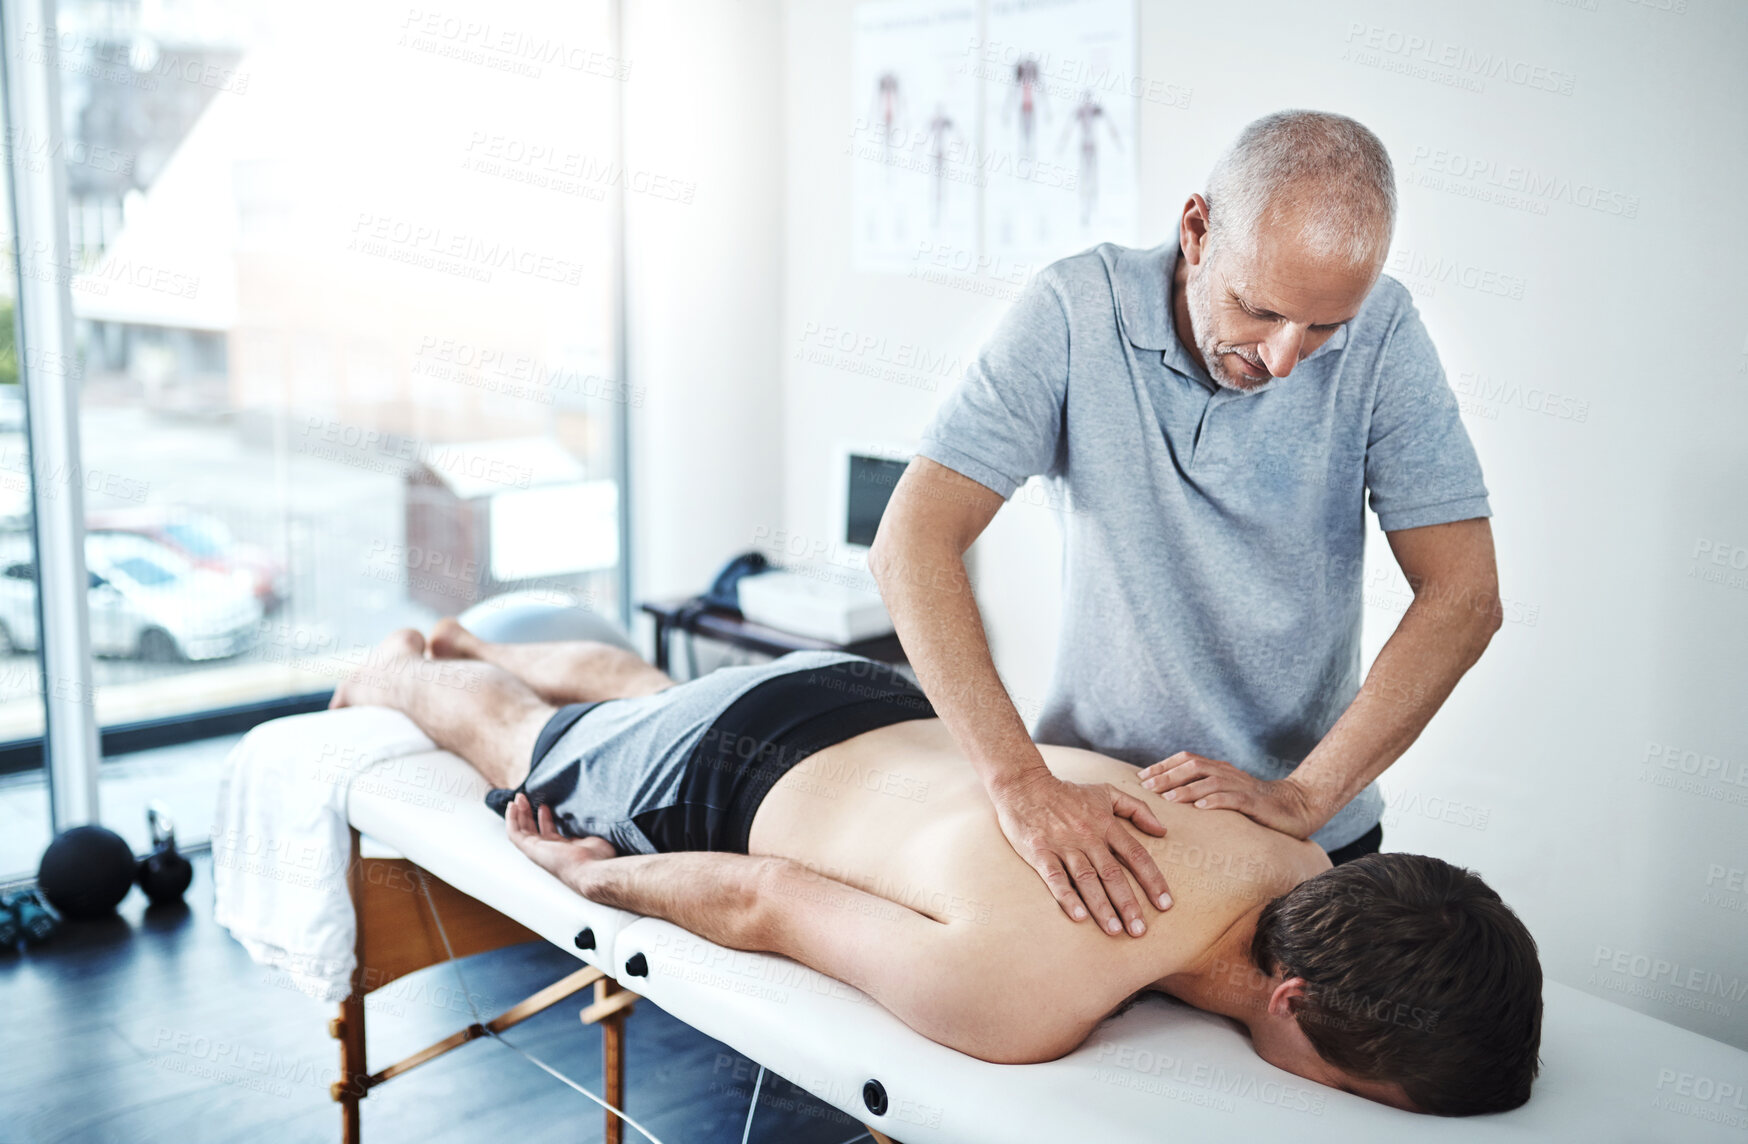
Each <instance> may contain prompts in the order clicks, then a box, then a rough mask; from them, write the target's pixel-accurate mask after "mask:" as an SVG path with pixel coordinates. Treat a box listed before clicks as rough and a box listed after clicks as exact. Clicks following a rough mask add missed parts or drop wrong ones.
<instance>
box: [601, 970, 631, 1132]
mask: <svg viewBox="0 0 1748 1144" xmlns="http://www.w3.org/2000/svg"><path fill="white" fill-rule="evenodd" d="M619 989H620V986H619V983H618V982H617V981H614V980H613V979H612V978H610V977H609V978H604V979H602V980H600V981H597V982H595V1003H596V1004H600V1003H601V1002H603V1001H605V1000H607V998H608V997H609V996H611V995H612V994H614V993H617V992H619ZM601 1071H602V1072H603V1073H604V1074H605V1075H604V1076H603V1078H602V1082H603V1084H604V1085H605V1087H606V1089H607V1094H606V1095H607V1103H608V1104H611V1105H612V1106H613V1107H614V1108H621V1109H622V1108H624V1107H625V1010H623V1009H621V1010H620V1011H619V1012H617V1013H614V1014H613V1015H611V1016H609V1017H606V1018H603V1019H602V1021H601ZM624 1139H625V1122H624V1121H623V1120H621V1119H619V1118H618V1117H617V1116H614V1115H613V1114H612V1113H611V1112H609V1113H608V1114H607V1144H623V1142H624Z"/></svg>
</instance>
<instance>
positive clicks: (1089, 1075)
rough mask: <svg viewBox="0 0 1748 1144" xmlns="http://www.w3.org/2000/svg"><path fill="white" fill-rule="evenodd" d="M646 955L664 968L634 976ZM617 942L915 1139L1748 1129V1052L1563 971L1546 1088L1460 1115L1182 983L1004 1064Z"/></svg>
mask: <svg viewBox="0 0 1748 1144" xmlns="http://www.w3.org/2000/svg"><path fill="white" fill-rule="evenodd" d="M637 954H642V955H643V957H644V961H645V964H646V965H647V974H646V975H645V976H642V977H638V976H627V975H626V963H627V962H628V961H630V960H631V959H632V958H633V957H634V956H635V955H637ZM615 955H616V962H617V970H616V975H617V976H618V977H619V979H620V981H622V982H623V983H624V984H625V985H626V986H627V987H628V988H630V989H634V990H636V991H637V992H639V993H641V994H643V995H644V996H646V997H648V998H649V999H650V1000H652V1001H654V1002H655V1003H656V1004H658V1005H660V1006H661V1007H662V1008H664V1009H666V1010H668V1011H669V1012H670V1013H673V1014H674V1015H675V1016H677V1017H679V1018H680V1019H681V1020H683V1021H685V1022H687V1023H688V1024H690V1025H692V1026H693V1027H695V1028H697V1029H699V1030H700V1031H702V1032H704V1033H707V1034H709V1035H710V1036H713V1037H715V1038H717V1039H718V1040H720V1041H723V1042H725V1043H727V1044H729V1045H731V1046H733V1047H734V1048H735V1049H736V1050H738V1051H740V1052H742V1053H744V1054H745V1055H746V1056H747V1057H749V1058H751V1059H753V1060H755V1061H758V1062H759V1063H761V1064H763V1065H765V1066H766V1067H767V1068H769V1069H771V1070H772V1071H774V1072H776V1073H779V1074H780V1075H782V1076H784V1077H786V1078H787V1079H789V1080H791V1081H793V1082H795V1083H796V1084H798V1085H801V1086H802V1087H803V1088H806V1089H807V1090H808V1091H810V1092H812V1093H813V1094H814V1095H815V1096H818V1097H819V1098H820V1099H821V1100H824V1101H826V1102H827V1103H829V1104H832V1105H835V1106H836V1107H838V1108H840V1109H842V1110H843V1111H844V1112H846V1113H848V1114H849V1115H851V1116H854V1117H857V1118H858V1119H860V1120H862V1121H863V1122H864V1123H867V1124H870V1125H872V1126H873V1127H875V1128H878V1129H879V1130H880V1131H882V1132H885V1133H887V1134H889V1135H891V1136H893V1137H895V1138H896V1139H899V1140H902V1141H904V1142H905V1144H930V1142H933V1141H942V1142H945V1141H954V1142H960V1141H985V1140H987V1141H1003V1142H1013V1141H1027V1140H1051V1141H1057V1140H1070V1139H1079V1140H1099V1141H1129V1140H1134V1141H1150V1142H1153V1141H1180V1140H1181V1141H1197V1142H1201V1141H1221V1140H1242V1141H1247V1142H1248V1141H1274V1140H1292V1141H1305V1142H1313V1141H1329V1142H1330V1144H1367V1142H1371V1141H1380V1142H1384V1141H1389V1142H1395V1141H1401V1140H1480V1139H1483V1138H1485V1139H1486V1140H1488V1141H1518V1140H1522V1141H1549V1140H1573V1141H1586V1142H1604V1141H1620V1142H1622V1144H1647V1142H1654V1141H1677V1140H1679V1141H1690V1140H1691V1141H1702V1140H1720V1141H1734V1142H1736V1144H1742V1142H1743V1141H1744V1140H1748V1132H1745V1131H1744V1129H1743V1127H1740V1126H1741V1125H1745V1124H1748V1096H1744V1095H1743V1093H1744V1091H1745V1090H1748V1053H1744V1052H1743V1051H1741V1050H1740V1049H1735V1048H1732V1047H1730V1046H1728V1045H1725V1044H1722V1043H1720V1042H1717V1041H1713V1040H1710V1039H1709V1038H1706V1037H1702V1036H1700V1035H1699V1034H1697V1033H1692V1032H1689V1031H1687V1030H1685V1029H1680V1028H1677V1027H1676V1026H1674V1025H1669V1024H1666V1023H1664V1022H1662V1021H1657V1020H1653V1019H1652V1018H1650V1017H1646V1016H1644V1015H1642V1014H1639V1013H1634V1012H1632V1011H1631V1010H1628V1009H1623V1008H1621V1007H1619V1006H1618V1005H1612V1004H1610V1003H1609V1002H1606V1001H1603V1000H1600V999H1598V998H1595V997H1592V996H1590V995H1588V994H1586V993H1582V992H1580V991H1578V990H1576V989H1572V988H1569V987H1567V986H1564V985H1558V984H1555V983H1552V982H1550V983H1548V984H1547V986H1546V988H1545V990H1544V995H1543V996H1544V1002H1543V1003H1544V1007H1545V1008H1544V1016H1543V1032H1542V1054H1541V1055H1542V1074H1541V1076H1540V1078H1539V1079H1538V1080H1537V1081H1536V1086H1535V1091H1534V1095H1533V1096H1532V1097H1531V1099H1530V1102H1529V1103H1528V1104H1527V1105H1525V1106H1524V1107H1523V1108H1520V1109H1517V1110H1515V1111H1513V1112H1508V1113H1503V1114H1500V1115H1494V1116H1485V1117H1469V1118H1448V1117H1438V1116H1425V1115H1418V1114H1415V1113H1409V1112H1401V1111H1399V1110H1397V1109H1393V1108H1389V1107H1387V1106H1385V1105H1382V1104H1377V1103H1374V1102H1373V1101H1369V1100H1365V1099H1363V1098H1361V1097H1357V1096H1350V1095H1348V1094H1347V1093H1344V1092H1340V1091H1338V1090H1336V1089H1332V1088H1326V1087H1324V1086H1322V1085H1318V1084H1314V1083H1312V1082H1310V1081H1306V1080H1303V1079H1301V1078H1299V1077H1297V1076H1294V1075H1293V1074H1291V1073H1288V1072H1284V1071H1282V1070H1280V1069H1277V1068H1275V1067H1274V1066H1272V1065H1270V1064H1268V1063H1266V1062H1265V1061H1263V1060H1262V1059H1261V1058H1260V1057H1258V1056H1257V1055H1256V1054H1255V1053H1254V1052H1253V1051H1252V1050H1251V1048H1250V1042H1249V1040H1248V1039H1247V1038H1246V1037H1245V1035H1244V1034H1243V1032H1241V1031H1240V1029H1239V1026H1238V1025H1236V1024H1234V1023H1231V1022H1228V1021H1226V1020H1225V1019H1223V1018H1220V1017H1216V1016H1213V1015H1211V1014H1208V1013H1204V1012H1201V1011H1199V1010H1196V1009H1193V1008H1191V1007H1189V1006H1188V1005H1183V1004H1180V1003H1178V1002H1176V1001H1173V1000H1171V999H1169V998H1165V997H1156V998H1148V999H1145V1000H1143V1001H1142V1002H1141V1003H1140V1004H1138V1005H1136V1006H1135V1007H1134V1008H1133V1009H1131V1010H1129V1011H1128V1012H1127V1013H1125V1014H1123V1015H1122V1016H1120V1017H1117V1018H1115V1019H1114V1020H1111V1021H1108V1022H1106V1023H1105V1024H1104V1025H1103V1026H1101V1027H1100V1028H1099V1029H1098V1030H1097V1031H1096V1032H1095V1033H1094V1035H1093V1036H1092V1037H1091V1038H1089V1039H1088V1040H1087V1042H1086V1043H1085V1044H1083V1045H1082V1046H1081V1047H1080V1048H1079V1049H1077V1050H1075V1051H1074V1052H1073V1053H1071V1054H1069V1055H1068V1056H1066V1057H1063V1058H1061V1059H1060V1060H1056V1061H1051V1062H1049V1063H1047V1064H1037V1065H995V1064H989V1063H987V1062H984V1061H979V1060H976V1059H973V1058H971V1057H968V1056H965V1055H963V1054H961V1053H957V1052H954V1051H952V1050H950V1049H947V1048H944V1047H942V1046H940V1045H937V1044H935V1043H934V1042H932V1041H930V1040H928V1039H927V1038H925V1037H923V1036H921V1035H919V1034H917V1033H915V1032H912V1031H911V1030H910V1029H909V1028H907V1027H906V1026H905V1025H904V1024H903V1023H902V1022H900V1021H899V1020H898V1019H897V1018H896V1017H893V1016H892V1015H891V1014H890V1013H888V1012H887V1011H886V1010H884V1009H882V1008H881V1007H880V1006H879V1005H877V1004H876V1003H875V1002H874V1001H872V1000H871V999H870V998H868V997H866V996H864V995H863V994H862V993H860V992H859V991H857V990H855V989H853V988H851V987H850V986H848V985H845V984H843V983H842V982H839V981H835V980H833V979H832V978H829V977H826V976H825V975H823V974H820V973H817V972H815V971H813V970H811V969H808V968H807V967H805V966H803V965H799V964H797V963H796V962H793V961H790V960H789V959H787V958H782V957H775V956H771V955H769V954H757V953H744V952H740V951H736V950H730V949H725V948H723V947H721V946H718V945H715V944H712V943H710V942H707V941H704V940H703V939H701V938H699V937H696V936H695V935H693V934H691V933H689V932H687V931H686V930H683V929H680V928H678V927H676V926H673V925H670V924H669V923H667V922H665V921H661V920H659V919H655V918H644V919H642V920H640V921H638V922H636V923H634V924H632V925H631V926H629V927H628V928H626V929H624V930H623V931H621V932H620V934H619V937H618V942H617V945H616V948H615ZM870 1079H877V1080H878V1081H879V1082H880V1084H881V1086H882V1088H883V1089H884V1092H885V1096H886V1101H887V1112H886V1114H885V1115H884V1116H875V1115H874V1114H873V1113H872V1112H871V1111H870V1109H869V1107H868V1105H867V1104H866V1103H865V1101H864V1092H863V1086H864V1084H865V1083H866V1082H867V1081H868V1080H870ZM1684 1094H1685V1095H1684Z"/></svg>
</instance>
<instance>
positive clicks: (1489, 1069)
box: [1250, 854, 1542, 1116]
mask: <svg viewBox="0 0 1748 1144" xmlns="http://www.w3.org/2000/svg"><path fill="white" fill-rule="evenodd" d="M1250 954H1251V958H1252V959H1253V960H1254V961H1255V962H1256V964H1257V966H1258V968H1260V969H1261V970H1262V971H1263V972H1265V973H1269V974H1273V973H1274V972H1275V971H1276V970H1277V969H1284V970H1285V971H1286V974H1287V976H1288V977H1303V978H1304V979H1305V981H1306V987H1305V994H1304V996H1303V997H1302V998H1300V999H1298V1000H1296V1001H1295V1002H1294V1006H1295V1007H1294V1016H1295V1017H1297V1018H1298V1021H1299V1027H1300V1028H1301V1029H1303V1030H1304V1032H1305V1036H1306V1038H1307V1039H1308V1040H1309V1041H1310V1042H1311V1045H1312V1047H1313V1048H1315V1049H1316V1050H1317V1052H1318V1054H1319V1055H1320V1056H1322V1058H1323V1059H1324V1060H1326V1061H1328V1062H1329V1063H1330V1064H1332V1065H1334V1066H1336V1067H1337V1068H1339V1069H1342V1070H1343V1071H1345V1072H1348V1073H1350V1074H1352V1075H1354V1076H1357V1077H1362V1078H1366V1079H1369V1080H1380V1081H1395V1082H1396V1083H1398V1084H1400V1085H1401V1086H1402V1089H1403V1091H1404V1092H1405V1093H1406V1094H1407V1095H1408V1098H1409V1099H1410V1100H1412V1101H1413V1102H1414V1104H1415V1106H1416V1107H1417V1108H1419V1109H1421V1110H1423V1111H1426V1112H1433V1113H1438V1114H1440V1115H1443V1116H1470V1115H1473V1114H1475V1113H1481V1112H1503V1111H1505V1110H1506V1109H1509V1108H1516V1107H1518V1106H1519V1105H1521V1104H1523V1103H1524V1102H1525V1101H1527V1100H1528V1099H1529V1094H1530V1082H1531V1081H1532V1080H1533V1079H1534V1078H1535V1075H1536V1071H1537V1067H1538V1061H1537V1058H1536V1051H1537V1049H1538V1048H1539V1047H1540V1045H1541V1040H1542V966H1541V962H1540V961H1538V960H1537V958H1536V943H1535V940H1534V939H1533V938H1531V937H1530V934H1529V930H1527V929H1525V928H1524V924H1523V923H1522V922H1521V921H1519V920H1518V917H1517V915H1516V914H1514V913H1512V912H1511V908H1510V907H1509V906H1507V905H1506V904H1505V903H1504V902H1502V901H1500V900H1499V895H1498V894H1496V893H1494V892H1493V890H1492V888H1491V887H1489V886H1488V885H1487V883H1485V882H1483V881H1482V880H1481V879H1480V878H1479V877H1478V876H1476V875H1475V874H1474V873H1473V872H1472V871H1469V870H1465V869H1463V868H1462V867H1460V866H1453V865H1451V864H1450V863H1448V862H1442V861H1440V860H1439V859H1437V858H1428V857H1426V856H1425V855H1420V854H1368V855H1366V856H1365V857H1363V858H1357V859H1355V860H1354V861H1352V862H1347V863H1344V864H1342V865H1340V866H1337V867H1335V868H1334V869H1333V870H1329V871H1327V872H1326V873H1323V874H1319V875H1318V876H1317V877H1315V878H1312V879H1310V880H1308V881H1306V882H1302V883H1300V884H1299V885H1298V886H1296V887H1294V888H1293V889H1292V890H1290V891H1288V892H1287V893H1286V894H1283V895H1282V896H1280V897H1279V898H1276V899H1275V900H1274V901H1272V902H1270V903H1268V905H1266V906H1264V907H1263V910H1262V914H1261V915H1260V917H1259V918H1258V919H1257V923H1256V937H1255V938H1254V939H1253V941H1252V942H1251V948H1250Z"/></svg>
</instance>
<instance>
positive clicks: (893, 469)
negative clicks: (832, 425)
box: [835, 443, 911, 564]
mask: <svg viewBox="0 0 1748 1144" xmlns="http://www.w3.org/2000/svg"><path fill="white" fill-rule="evenodd" d="M910 458H911V454H910V450H908V449H902V448H899V447H897V446H889V445H858V444H848V443H846V444H842V445H840V446H838V452H837V462H836V466H835V467H836V469H837V473H836V477H837V480H836V485H837V500H836V502H835V503H836V511H837V528H836V533H837V535H836V537H835V539H836V540H837V542H838V543H839V544H841V545H843V546H844V548H845V549H846V551H847V552H848V554H849V555H851V556H852V557H853V558H854V559H855V560H856V562H857V563H858V564H863V563H865V562H866V560H867V556H868V546H869V545H871V544H873V543H874V534H875V532H877V531H878V530H879V528H880V517H881V516H882V515H883V514H884V513H885V512H886V502H888V501H890V500H891V499H892V490H893V488H894V487H895V486H896V485H897V484H898V478H899V477H901V476H903V475H904V469H905V466H906V465H909V464H910Z"/></svg>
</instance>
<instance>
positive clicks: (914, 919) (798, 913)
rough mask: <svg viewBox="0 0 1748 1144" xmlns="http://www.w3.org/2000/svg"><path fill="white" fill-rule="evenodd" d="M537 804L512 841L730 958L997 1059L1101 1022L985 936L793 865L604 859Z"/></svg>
mask: <svg viewBox="0 0 1748 1144" xmlns="http://www.w3.org/2000/svg"><path fill="white" fill-rule="evenodd" d="M539 814H540V817H539V819H538V820H537V819H536V817H535V812H534V811H533V809H532V808H531V807H530V806H529V804H528V801H527V796H526V795H520V796H518V797H517V799H516V801H515V802H514V803H512V804H511V805H510V806H509V807H508V808H507V810H506V813H505V819H506V821H507V823H508V825H509V831H510V838H511V840H512V841H514V842H515V843H516V845H517V846H518V847H519V848H520V849H521V850H522V851H523V852H524V853H525V854H527V855H528V856H529V857H530V858H532V859H533V860H534V861H535V862H536V863H538V864H539V865H540V866H541V867H543V868H544V869H546V870H547V871H548V872H550V873H551V874H553V875H554V876H555V877H557V878H558V879H559V880H560V881H562V882H564V883H565V885H567V886H569V887H571V889H573V890H575V891H576V892H577V893H579V894H581V895H583V897H585V898H588V899H589V900H590V901H593V902H600V903H601V904H602V905H607V906H613V907H616V908H618V909H622V910H630V911H631V912H633V913H638V914H644V915H646V916H649V917H658V918H663V919H665V920H667V921H670V922H673V923H674V924H675V925H677V926H679V927H681V928H682V929H685V930H689V931H691V932H692V933H695V934H697V935H698V936H700V937H702V938H705V939H706V940H708V941H712V942H715V943H716V944H718V945H723V946H727V947H729V948H731V949H743V950H758V951H763V952H767V953H777V954H782V955H784V956H785V957H790V958H793V959H795V960H796V961H799V962H801V963H802V964H803V965H806V966H809V967H810V968H813V969H817V970H818V971H819V972H821V973H824V974H826V975H827V976H830V977H835V978H837V979H838V980H840V981H844V982H847V983H849V984H850V985H853V986H855V987H856V988H857V989H860V990H861V991H862V992H864V993H866V994H868V995H869V996H870V997H872V998H874V999H875V1000H876V1001H878V1002H879V1003H880V1004H881V1005H883V1006H885V1007H886V1008H887V1009H888V1010H889V1011H891V1012H892V1014H893V1015H894V1016H896V1017H898V1019H899V1020H901V1021H903V1022H904V1023H905V1024H907V1025H909V1026H910V1027H911V1028H913V1029H915V1030H916V1031H917V1032H919V1033H921V1034H923V1035H924V1036H925V1037H928V1038H930V1039H931V1040H934V1041H938V1042H940V1043H941V1044H944V1045H947V1046H948V1047H950V1048H954V1049H958V1050H959V1051H960V1052H964V1053H969V1054H971V1055H972V1056H976V1057H981V1058H982V1059H984V1060H989V1061H996V1062H1000V1063H1012V1064H1019V1063H1027V1062H1031V1061H1041V1060H1051V1059H1054V1058H1055V1057H1058V1056H1061V1055H1062V1054H1063V1053H1066V1052H1068V1051H1069V1050H1070V1049H1072V1048H1073V1047H1074V1046H1075V1045H1077V1044H1079V1043H1080V1041H1081V1040H1083V1039H1084V1038H1085V1036H1086V1034H1087V1033H1088V1032H1089V1031H1090V1030H1091V1026H1092V1024H1093V1023H1096V1021H1095V1022H1087V1021H1085V1020H1083V1019H1082V1018H1081V1015H1080V1014H1073V1013H1060V1012H1053V1011H1052V1009H1051V1007H1050V1004H1049V997H1048V984H1047V979H1046V978H1041V977H1040V975H1039V973H1038V972H1037V971H1035V970H1034V967H1033V965H1032V962H1033V961H1034V960H1035V959H1027V958H1025V957H1024V956H1023V953H1022V952H1021V951H1017V950H1012V949H997V948H993V947H992V946H991V945H990V935H988V934H987V933H986V932H983V931H986V930H987V929H988V927H983V926H955V925H953V924H951V923H942V922H937V921H935V920H933V919H932V918H928V917H926V916H924V915H922V914H919V913H917V912H916V911H915V910H912V909H909V908H907V907H905V906H902V905H900V904H898V903H897V902H894V901H891V900H890V899H887V898H882V897H879V896H878V895H875V894H870V893H867V892H865V891H863V890H859V889H857V888H856V887H854V886H851V885H849V884H847V883H844V882H840V881H838V880H836V879H834V878H828V877H825V876H823V875H820V874H816V873H814V872H812V871H810V870H808V869H807V868H806V867H804V866H802V865H801V864H799V863H797V862H792V861H790V860H789V859H786V858H771V857H754V856H750V855H745V854H723V853H714V852H703V851H690V852H686V853H677V854H640V855H633V856H630V857H625V858H610V859H604V858H600V857H599V856H598V855H599V854H600V851H599V849H597V848H592V847H591V846H589V845H587V844H589V843H599V842H600V840H599V839H592V840H591V839H569V838H565V837H564V836H563V835H561V834H559V833H558V830H557V828H556V825H555V824H554V823H553V821H552V818H551V814H550V812H549V811H548V810H547V809H546V808H545V807H542V808H541V809H540V812H539Z"/></svg>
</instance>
